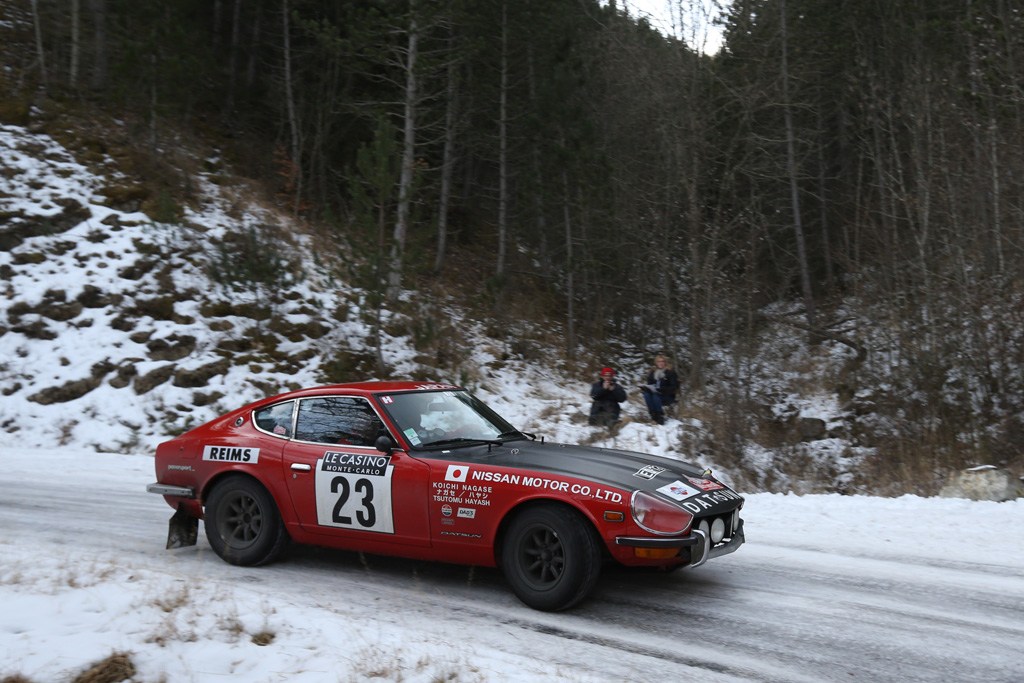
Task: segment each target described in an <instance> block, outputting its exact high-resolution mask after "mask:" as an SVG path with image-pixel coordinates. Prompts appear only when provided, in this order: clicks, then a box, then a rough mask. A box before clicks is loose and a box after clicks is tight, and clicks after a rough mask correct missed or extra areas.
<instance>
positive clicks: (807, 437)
mask: <svg viewBox="0 0 1024 683" xmlns="http://www.w3.org/2000/svg"><path fill="white" fill-rule="evenodd" d="M796 426H797V429H798V430H799V431H800V440H801V441H818V440H820V439H824V438H825V437H826V436H827V435H828V430H827V429H826V428H825V421H824V420H822V419H820V418H817V417H801V418H800V419H799V420H797V425H796Z"/></svg>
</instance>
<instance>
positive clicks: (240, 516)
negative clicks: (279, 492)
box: [204, 476, 288, 566]
mask: <svg viewBox="0 0 1024 683" xmlns="http://www.w3.org/2000/svg"><path fill="white" fill-rule="evenodd" d="M204 528H205V529H206V538H207V539H208V540H209V541H210V545H211V546H212V547H213V550H214V552H215V553H217V554H218V555H220V557H221V558H222V559H223V560H224V561H226V562H230V563H231V564H238V565H243V566H255V565H261V564H266V563H268V562H272V561H273V560H274V559H275V558H276V557H277V556H278V555H280V554H281V551H282V550H283V549H284V547H285V545H286V543H287V541H288V532H286V531H285V528H284V523H283V522H282V521H281V515H280V513H279V512H278V511H277V505H275V504H274V499H273V497H272V496H271V495H270V493H269V492H268V491H267V490H266V489H265V488H263V485H262V484H260V483H259V482H258V481H256V480H254V479H250V478H249V477H240V476H232V477H229V478H227V479H224V480H223V481H221V482H219V483H218V484H217V485H216V486H214V487H213V490H212V491H211V492H210V495H209V496H208V497H207V499H206V512H205V514H204Z"/></svg>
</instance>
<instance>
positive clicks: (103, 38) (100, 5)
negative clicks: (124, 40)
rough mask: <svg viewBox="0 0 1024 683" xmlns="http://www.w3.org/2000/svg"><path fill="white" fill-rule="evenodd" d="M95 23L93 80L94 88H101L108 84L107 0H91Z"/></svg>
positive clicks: (90, 4)
mask: <svg viewBox="0 0 1024 683" xmlns="http://www.w3.org/2000/svg"><path fill="white" fill-rule="evenodd" d="M89 9H90V10H91V12H92V25H93V35H92V38H93V50H92V51H93V65H92V82H91V86H92V88H93V89H94V90H101V89H103V88H104V87H106V85H107V2H106V0H89Z"/></svg>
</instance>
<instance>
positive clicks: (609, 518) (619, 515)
mask: <svg viewBox="0 0 1024 683" xmlns="http://www.w3.org/2000/svg"><path fill="white" fill-rule="evenodd" d="M625 519H626V513H624V512H615V511H613V510H605V511H604V521H606V522H623V521H625Z"/></svg>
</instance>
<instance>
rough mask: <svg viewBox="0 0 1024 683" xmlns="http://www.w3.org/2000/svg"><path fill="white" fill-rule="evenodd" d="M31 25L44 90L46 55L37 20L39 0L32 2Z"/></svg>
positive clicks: (41, 28)
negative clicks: (34, 34) (32, 26)
mask: <svg viewBox="0 0 1024 683" xmlns="http://www.w3.org/2000/svg"><path fill="white" fill-rule="evenodd" d="M32 24H33V25H34V26H35V33H36V59H37V60H38V61H39V82H40V83H41V84H42V86H43V89H44V90H45V89H46V53H45V52H44V51H43V27H42V25H41V23H40V20H39V0H32Z"/></svg>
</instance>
